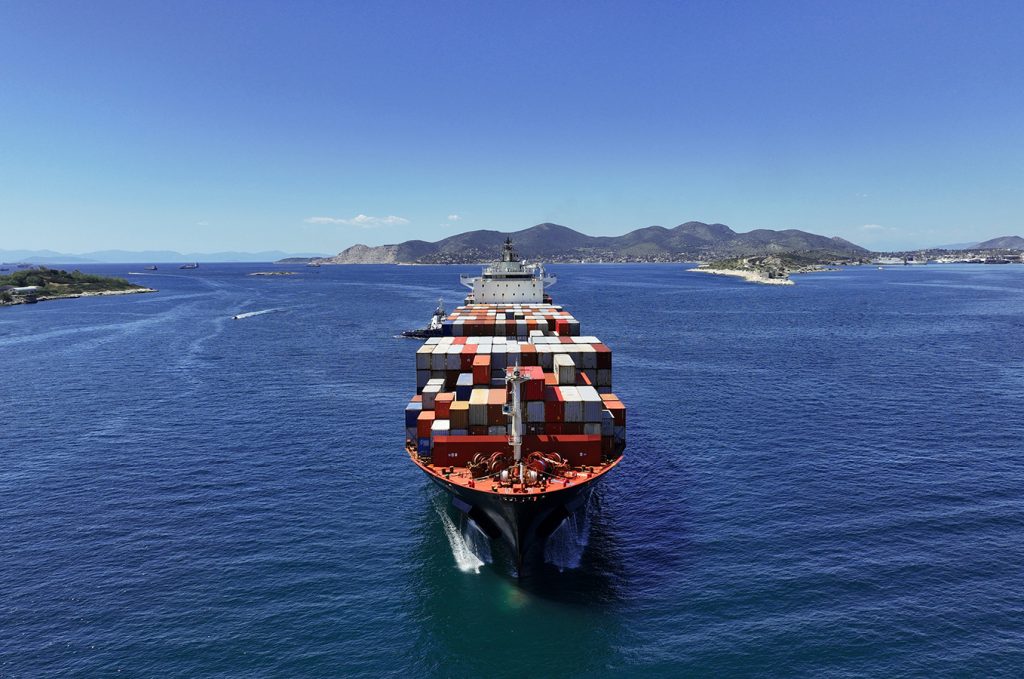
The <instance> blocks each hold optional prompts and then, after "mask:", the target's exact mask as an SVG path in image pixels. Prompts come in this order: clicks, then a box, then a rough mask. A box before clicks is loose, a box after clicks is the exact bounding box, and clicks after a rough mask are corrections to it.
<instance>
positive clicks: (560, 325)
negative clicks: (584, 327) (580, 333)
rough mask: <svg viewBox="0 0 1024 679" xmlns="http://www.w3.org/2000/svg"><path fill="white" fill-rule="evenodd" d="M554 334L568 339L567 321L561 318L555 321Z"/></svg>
mask: <svg viewBox="0 0 1024 679" xmlns="http://www.w3.org/2000/svg"><path fill="white" fill-rule="evenodd" d="M555 332H556V333H557V334H558V335H559V336H563V337H568V336H569V321H567V320H565V319H563V318H558V319H555Z"/></svg>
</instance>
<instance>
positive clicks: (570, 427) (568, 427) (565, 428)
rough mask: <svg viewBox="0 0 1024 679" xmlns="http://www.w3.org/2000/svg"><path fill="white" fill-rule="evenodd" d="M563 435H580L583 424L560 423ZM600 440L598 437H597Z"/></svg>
mask: <svg viewBox="0 0 1024 679" xmlns="http://www.w3.org/2000/svg"><path fill="white" fill-rule="evenodd" d="M562 433H563V434H582V433H583V423H582V422H563V423H562ZM598 438H600V437H598Z"/></svg>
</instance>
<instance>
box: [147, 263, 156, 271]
mask: <svg viewBox="0 0 1024 679" xmlns="http://www.w3.org/2000/svg"><path fill="white" fill-rule="evenodd" d="M146 271H156V265H155V264H150V265H149V266H147V267H146Z"/></svg>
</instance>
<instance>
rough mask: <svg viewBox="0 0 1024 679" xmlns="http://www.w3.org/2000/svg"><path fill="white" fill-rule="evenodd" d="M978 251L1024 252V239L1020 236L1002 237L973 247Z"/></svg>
mask: <svg viewBox="0 0 1024 679" xmlns="http://www.w3.org/2000/svg"><path fill="white" fill-rule="evenodd" d="M973 247H974V248H975V249H978V250H1024V238H1021V237H1020V236H1000V237H999V238H993V239H991V240H987V241H984V242H982V243H976V244H975V245H974V246H973Z"/></svg>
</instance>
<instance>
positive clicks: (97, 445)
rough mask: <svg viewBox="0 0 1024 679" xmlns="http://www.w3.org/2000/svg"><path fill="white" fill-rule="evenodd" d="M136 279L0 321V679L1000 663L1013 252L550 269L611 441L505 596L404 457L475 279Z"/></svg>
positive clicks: (186, 275)
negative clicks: (783, 270) (607, 377)
mask: <svg viewBox="0 0 1024 679" xmlns="http://www.w3.org/2000/svg"><path fill="white" fill-rule="evenodd" d="M144 264H145V263H143V264H127V265H113V264H109V265H78V268H81V269H82V270H85V271H89V272H94V273H103V274H111V275H119V276H124V277H127V278H128V279H129V280H132V281H134V282H137V283H141V284H145V285H148V286H151V287H153V288H156V289H158V290H159V292H157V293H153V294H142V295H128V296H121V297H104V298H82V299H70V300H62V301H52V302H45V303H40V304H37V305H33V306H27V305H26V306H17V307H8V308H0V676H3V677H41V676H83V677H108V676H130V677H306V676H317V677H320V676H337V677H406V678H407V677H519V678H521V677H588V678H589V677H638V676H650V677H1020V676H1022V675H1024V266H1019V265H1009V266H983V265H928V266H916V267H909V266H908V267H887V268H885V269H884V270H878V269H877V268H875V267H867V266H864V267H851V268H846V269H843V270H841V271H832V272H824V273H816V274H809V275H801V276H795V277H794V279H795V280H796V285H795V286H792V287H775V286H759V285H753V284H749V283H745V282H742V281H739V280H737V279H731V278H722V277H715V276H710V275H706V274H701V273H695V272H692V271H689V270H688V269H689V268H690V267H689V266H687V265H680V264H645V265H639V264H638V265H626V264H619V265H598V264H594V265H560V266H558V265H556V266H551V267H550V271H551V272H552V273H554V274H556V275H557V276H558V279H559V280H558V283H557V285H555V286H554V287H553V288H551V294H552V295H553V297H554V299H555V302H556V303H558V304H562V305H564V306H565V308H566V309H567V310H569V311H571V312H572V313H573V314H574V315H575V316H576V318H578V319H579V320H580V321H581V323H582V329H583V333H584V334H588V335H589V334H593V335H597V336H598V337H600V338H601V339H602V340H603V341H604V342H606V343H607V344H608V345H609V346H610V347H611V348H612V351H613V352H614V354H613V356H614V358H613V363H614V384H615V387H614V388H615V392H616V393H617V394H618V395H619V396H620V397H621V398H622V400H623V401H624V402H625V403H626V406H627V408H628V418H629V425H628V445H627V448H626V452H625V459H624V462H623V463H622V464H621V465H620V466H619V467H618V468H617V469H616V470H615V471H614V472H613V473H612V474H610V475H609V476H608V477H607V478H606V479H604V480H603V481H602V482H601V485H600V486H599V487H598V489H597V491H596V492H595V494H594V495H593V497H592V498H591V501H590V506H589V508H588V510H589V511H588V512H587V513H586V514H585V516H584V517H583V518H579V517H577V518H576V519H574V520H573V521H572V522H570V523H567V524H565V525H563V527H562V528H560V529H559V531H558V532H557V533H556V535H555V536H554V537H553V538H552V542H551V543H550V544H549V546H548V548H547V551H546V553H545V556H544V563H543V564H541V565H540V566H539V567H538V568H537V569H536V570H535V571H534V572H533V573H532V574H530V575H529V576H528V577H525V578H522V579H520V578H517V577H516V574H515V572H514V565H513V564H512V563H510V561H509V559H508V555H507V553H506V552H504V551H503V549H502V547H501V546H500V545H495V544H490V543H488V542H487V541H486V540H485V539H482V538H481V537H480V534H479V533H478V532H477V531H476V530H475V528H474V527H473V526H472V524H467V523H466V522H465V521H464V520H462V519H461V518H460V516H461V515H460V514H459V513H458V512H457V511H455V510H454V509H453V508H452V507H450V506H449V504H448V503H447V502H446V498H445V497H444V496H443V495H442V494H440V491H438V490H437V489H436V488H435V487H434V486H433V484H431V483H430V482H429V481H428V480H427V479H426V478H425V476H424V475H423V474H422V473H421V472H420V471H419V470H418V469H417V468H416V467H414V466H413V465H412V464H411V463H410V461H409V459H408V456H407V455H406V453H405V452H404V450H403V442H404V441H403V438H404V431H403V408H404V405H405V403H406V402H407V401H408V399H409V398H410V396H411V395H412V394H413V392H414V389H415V372H414V367H415V363H414V352H415V351H416V349H417V347H418V346H419V342H418V341H415V340H408V339H400V338H398V337H396V336H397V335H398V334H399V333H400V331H402V330H405V329H409V328H414V327H421V326H423V325H424V324H425V323H426V322H427V320H428V319H429V317H430V314H431V312H432V311H433V309H434V306H435V305H436V303H437V300H438V299H439V298H440V299H443V300H444V303H445V304H446V305H448V307H449V308H451V307H453V306H455V305H457V304H458V303H459V302H460V300H461V298H462V296H463V294H464V292H465V290H464V289H462V288H460V286H459V283H458V281H459V279H458V276H459V274H461V273H475V272H478V271H479V269H478V268H477V267H474V266H336V267H332V266H324V267H320V268H312V267H304V266H302V265H298V266H296V265H291V269H289V267H288V266H283V265H272V264H206V263H202V264H201V265H200V268H199V269H196V270H179V269H178V268H177V267H175V266H169V265H161V266H160V268H159V270H157V271H153V272H146V271H144V269H143V266H144ZM265 270H292V271H294V272H295V275H293V276H280V277H255V276H249V275H247V274H249V273H253V272H255V271H265ZM129 272H135V273H129ZM235 316H240V317H239V318H237V319H236V318H234V317H235Z"/></svg>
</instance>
